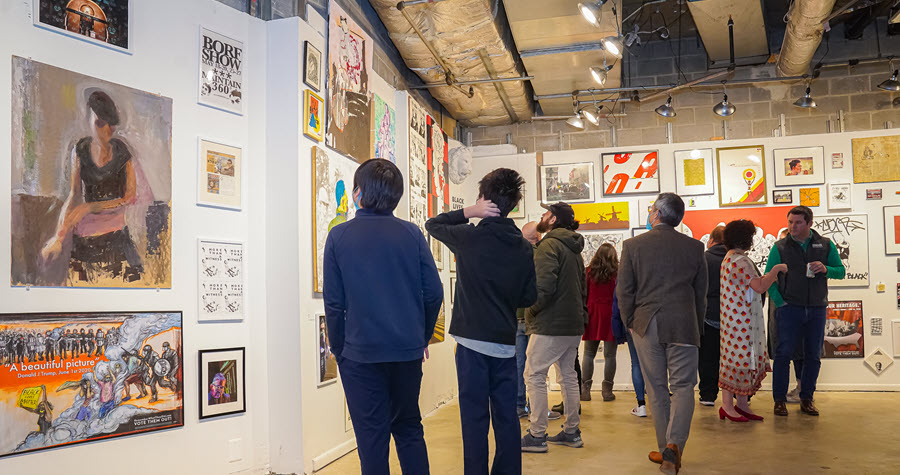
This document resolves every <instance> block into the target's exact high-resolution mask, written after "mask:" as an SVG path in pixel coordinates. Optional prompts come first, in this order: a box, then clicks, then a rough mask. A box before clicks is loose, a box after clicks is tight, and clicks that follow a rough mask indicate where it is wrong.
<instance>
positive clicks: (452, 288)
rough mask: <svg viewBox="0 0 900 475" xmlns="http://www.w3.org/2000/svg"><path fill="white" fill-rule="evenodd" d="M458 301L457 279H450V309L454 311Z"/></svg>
mask: <svg viewBox="0 0 900 475" xmlns="http://www.w3.org/2000/svg"><path fill="white" fill-rule="evenodd" d="M455 301H456V277H451V278H450V309H451V311H452V309H453V302H455Z"/></svg>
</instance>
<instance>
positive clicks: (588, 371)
mask: <svg viewBox="0 0 900 475" xmlns="http://www.w3.org/2000/svg"><path fill="white" fill-rule="evenodd" d="M617 346H618V345H616V342H614V341H604V342H603V381H608V382H609V383H612V382H613V380H615V378H616V349H617ZM599 348H600V342H599V341H595V340H585V342H584V358H582V359H581V378H582V379H584V382H585V383H589V382H593V380H594V359H595V358H597V350H598V349H599Z"/></svg>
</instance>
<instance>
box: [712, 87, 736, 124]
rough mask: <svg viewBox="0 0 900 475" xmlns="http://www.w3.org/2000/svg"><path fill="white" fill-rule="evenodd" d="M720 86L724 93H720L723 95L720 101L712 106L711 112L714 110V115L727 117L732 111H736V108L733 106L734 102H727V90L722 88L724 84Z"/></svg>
mask: <svg viewBox="0 0 900 475" xmlns="http://www.w3.org/2000/svg"><path fill="white" fill-rule="evenodd" d="M723 83H724V81H723ZM722 88H723V92H724V94H722V95H723V96H724V97H723V98H722V102H720V103H718V104H716V105H714V106H713V112H715V113H716V115H718V116H721V117H728V116H730V115H732V114H734V111H736V110H737V108H736V107H734V104H732V103H730V102H728V91H725V90H724V84H723V85H722Z"/></svg>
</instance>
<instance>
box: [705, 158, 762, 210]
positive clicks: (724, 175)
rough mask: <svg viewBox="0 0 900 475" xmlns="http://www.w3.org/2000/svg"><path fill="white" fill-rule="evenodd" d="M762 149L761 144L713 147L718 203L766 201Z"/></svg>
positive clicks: (736, 203)
mask: <svg viewBox="0 0 900 475" xmlns="http://www.w3.org/2000/svg"><path fill="white" fill-rule="evenodd" d="M765 153H766V151H765V148H763V146H762V145H751V146H749V147H727V148H719V149H716V169H717V171H718V174H719V206H750V205H764V204H766V200H767V196H766V195H767V191H766V159H765Z"/></svg>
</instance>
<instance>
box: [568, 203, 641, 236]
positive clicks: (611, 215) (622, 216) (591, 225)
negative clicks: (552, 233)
mask: <svg viewBox="0 0 900 475" xmlns="http://www.w3.org/2000/svg"><path fill="white" fill-rule="evenodd" d="M571 206H572V210H574V211H575V219H576V220H578V223H579V225H578V229H579V230H580V231H591V230H598V229H628V228H629V220H628V202H627V201H615V202H610V203H576V204H572V205H571Z"/></svg>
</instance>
